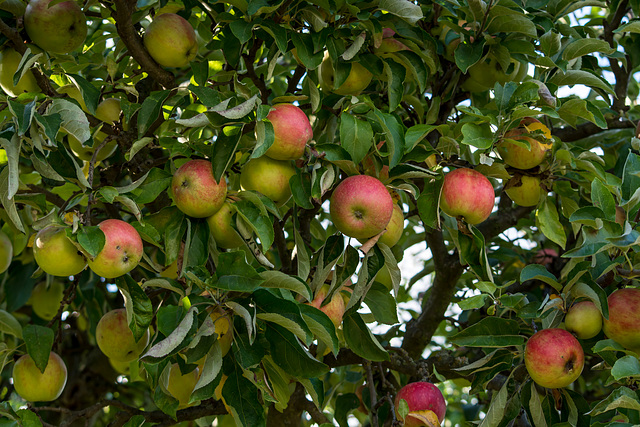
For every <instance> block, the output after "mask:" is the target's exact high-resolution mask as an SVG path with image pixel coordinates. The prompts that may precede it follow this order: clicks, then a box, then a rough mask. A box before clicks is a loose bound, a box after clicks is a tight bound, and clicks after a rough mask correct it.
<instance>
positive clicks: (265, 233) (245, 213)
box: [235, 200, 274, 252]
mask: <svg viewBox="0 0 640 427" xmlns="http://www.w3.org/2000/svg"><path fill="white" fill-rule="evenodd" d="M235 206H236V208H237V211H238V215H239V216H240V217H241V218H242V219H243V220H244V221H245V223H246V224H247V225H248V226H249V227H250V228H251V229H252V230H253V231H254V232H255V233H256V235H257V236H258V238H259V239H260V244H261V246H262V250H263V251H265V252H266V251H268V250H269V248H270V247H271V245H272V244H273V240H274V232H273V223H272V220H271V217H270V216H269V215H265V214H264V213H263V212H261V211H260V208H259V207H258V206H256V205H255V204H253V203H252V202H250V201H248V200H238V201H237V202H236V204H235Z"/></svg>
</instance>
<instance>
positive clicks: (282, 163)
mask: <svg viewBox="0 0 640 427" xmlns="http://www.w3.org/2000/svg"><path fill="white" fill-rule="evenodd" d="M295 174H296V169H295V167H294V166H293V164H292V163H291V162H290V161H289V160H273V159H271V158H270V157H267V156H262V157H258V158H257V159H251V160H249V162H247V163H246V164H245V165H244V166H243V167H242V172H241V173H240V185H242V188H244V189H245V190H254V191H257V192H259V193H262V194H264V195H265V196H267V197H268V198H269V199H271V200H273V201H274V202H275V203H276V204H278V205H282V204H284V203H285V202H286V201H287V200H288V199H289V197H291V187H290V186H289V179H291V177H292V176H293V175H295Z"/></svg>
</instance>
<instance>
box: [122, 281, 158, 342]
mask: <svg viewBox="0 0 640 427" xmlns="http://www.w3.org/2000/svg"><path fill="white" fill-rule="evenodd" d="M116 285H117V286H118V290H119V291H120V293H121V294H122V297H123V298H124V305H125V308H126V309H127V320H128V321H129V329H131V332H132V333H133V336H134V338H135V339H136V341H138V340H140V338H142V336H143V335H144V334H146V333H147V330H148V329H149V325H151V320H152V319H153V305H152V304H151V300H150V299H149V297H148V296H147V294H146V293H145V292H144V291H143V290H142V288H140V285H138V282H136V281H135V280H133V278H132V277H131V276H129V275H128V274H125V275H124V276H120V277H118V278H117V279H116Z"/></svg>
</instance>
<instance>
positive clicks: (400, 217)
mask: <svg viewBox="0 0 640 427" xmlns="http://www.w3.org/2000/svg"><path fill="white" fill-rule="evenodd" d="M386 228H387V231H386V232H385V233H384V234H383V235H382V236H380V239H378V242H380V243H384V244H385V245H387V246H389V247H390V248H391V247H393V246H395V245H396V243H398V241H399V240H400V238H401V237H402V232H403V231H404V214H403V213H402V208H401V207H400V205H398V204H397V203H394V204H393V213H392V214H391V219H390V220H389V223H388V224H387V227H386Z"/></svg>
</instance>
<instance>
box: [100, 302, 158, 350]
mask: <svg viewBox="0 0 640 427" xmlns="http://www.w3.org/2000/svg"><path fill="white" fill-rule="evenodd" d="M96 342H97V343H98V347H99V348H100V350H101V351H102V352H103V353H104V354H105V356H107V357H108V358H110V359H113V360H114V361H116V362H131V361H132V360H136V359H137V358H138V357H140V355H141V354H142V351H143V350H144V349H145V347H146V346H147V344H149V331H148V330H147V331H146V333H145V335H144V336H143V337H142V338H140V340H138V341H137V342H136V341H135V338H134V337H133V333H132V332H131V329H129V323H128V322H127V312H126V310H125V309H124V308H119V309H116V310H111V311H109V312H108V313H105V315H104V316H102V318H101V319H100V321H99V322H98V326H96Z"/></svg>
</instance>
